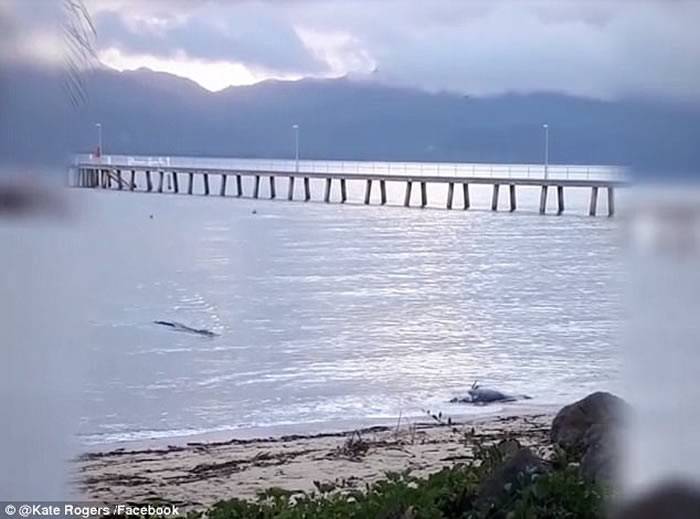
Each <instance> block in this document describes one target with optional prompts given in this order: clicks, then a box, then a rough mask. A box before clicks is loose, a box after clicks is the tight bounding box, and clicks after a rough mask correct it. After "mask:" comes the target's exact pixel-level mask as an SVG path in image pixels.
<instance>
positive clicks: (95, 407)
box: [68, 182, 622, 444]
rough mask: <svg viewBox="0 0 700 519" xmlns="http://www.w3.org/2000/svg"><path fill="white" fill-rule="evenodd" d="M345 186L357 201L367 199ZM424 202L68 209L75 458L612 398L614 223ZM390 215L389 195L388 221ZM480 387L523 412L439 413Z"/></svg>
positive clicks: (223, 202)
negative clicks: (78, 370)
mask: <svg viewBox="0 0 700 519" xmlns="http://www.w3.org/2000/svg"><path fill="white" fill-rule="evenodd" d="M265 184H266V183H263V185H264V186H265ZM312 187H313V190H314V198H315V199H319V198H321V197H322V190H323V185H322V183H321V182H318V183H314V184H313V186H312ZM349 187H350V198H351V201H355V202H359V201H360V200H361V199H362V195H363V184H362V183H359V182H358V183H357V185H353V184H352V183H351V184H350V186H349ZM429 189H430V192H429V196H430V205H431V206H433V207H432V208H427V209H423V210H421V209H405V208H403V207H391V206H387V207H378V206H369V207H366V206H363V205H361V204H359V203H355V204H347V205H340V204H337V203H333V204H323V203H314V202H311V203H303V202H296V203H289V202H286V201H285V202H283V201H265V200H255V201H254V200H245V199H234V198H227V199H222V198H220V197H218V196H210V197H203V196H186V195H180V196H175V195H157V194H138V193H133V194H132V193H119V192H116V191H115V192H104V191H98V190H71V191H70V192H69V194H68V196H69V199H70V200H71V202H72V204H71V205H72V206H73V207H74V208H76V209H77V210H76V216H75V218H74V219H75V220H76V221H77V223H75V222H74V225H77V226H78V228H79V232H80V236H81V240H83V242H85V241H88V242H89V247H83V249H84V250H88V251H89V253H88V254H87V255H86V254H82V255H80V256H79V257H78V256H76V257H75V258H74V259H73V260H72V261H74V267H75V268H76V271H78V272H82V273H84V274H85V276H86V279H89V280H91V281H90V283H89V288H88V291H87V292H88V293H87V294H85V295H84V296H81V298H82V297H84V298H85V299H86V304H85V305H84V306H85V310H84V315H81V316H80V322H82V323H84V326H85V329H86V330H87V333H86V334H85V335H84V339H82V340H81V341H80V343H79V344H75V345H74V347H75V348H77V349H78V350H79V351H80V355H81V360H82V371H83V373H82V375H81V383H80V398H79V399H78V400H79V406H78V407H79V413H78V414H79V415H80V416H81V419H80V421H79V425H78V433H79V435H80V437H81V439H82V441H83V442H85V443H89V444H95V443H113V442H119V441H125V440H145V439H154V438H156V439H167V438H172V437H175V436H181V435H188V434H200V433H220V434H230V435H234V436H235V435H245V434H251V431H259V430H261V429H270V430H276V429H279V428H285V427H287V428H289V427H294V428H295V430H306V431H309V432H311V431H315V430H318V429H319V428H325V429H333V428H340V427H347V426H348V425H351V424H354V425H360V424H367V423H376V422H382V421H384V422H393V421H394V420H395V419H396V417H397V416H398V415H399V414H401V415H402V416H403V417H408V418H411V417H412V418H418V417H423V416H424V410H425V409H431V410H440V411H442V412H443V413H445V414H448V415H450V414H451V415H462V414H469V413H483V412H486V411H489V412H492V411H494V410H496V411H498V410H503V409H506V408H507V409H516V410H517V408H518V407H517V406H521V405H531V404H535V405H540V404H541V405H558V404H562V403H566V402H568V401H571V400H572V399H574V398H576V397H579V396H583V395H584V394H586V393H587V392H590V391H592V390H597V389H605V388H610V387H611V386H613V385H614V384H615V383H616V381H617V377H618V369H619V360H618V357H619V355H618V354H619V349H618V345H617V342H618V341H617V332H618V325H619V322H620V318H621V316H620V312H621V305H620V303H619V296H620V276H621V271H622V262H621V261H620V259H619V257H618V256H619V244H618V235H617V226H618V223H617V221H616V220H615V219H608V218H606V217H597V218H591V217H588V216H585V212H586V204H587V196H588V192H587V191H584V190H581V191H577V190H571V192H570V193H569V192H567V206H568V207H567V214H565V215H564V216H561V217H556V216H553V215H552V216H545V217H542V216H540V215H538V214H536V208H537V198H538V196H539V192H538V191H537V190H536V189H530V190H528V189H524V190H522V192H520V193H519V203H520V208H519V210H518V212H516V213H515V214H509V213H506V212H499V213H492V212H491V211H487V210H486V208H487V207H488V206H489V203H490V195H491V193H490V190H489V189H487V188H482V189H479V188H478V187H477V188H473V191H472V204H473V206H474V208H475V209H474V210H471V211H466V212H465V211H461V210H453V211H446V210H444V209H440V208H441V207H443V206H444V201H445V194H446V190H445V189H444V187H443V188H441V187H439V186H430V188H429ZM278 190H279V192H281V193H286V185H284V184H281V185H279V186H278ZM416 191H417V190H416ZM457 191H458V190H457ZM212 192H214V193H216V192H218V191H217V186H216V185H213V186H212ZM261 196H266V186H265V188H264V189H263V190H262V193H261ZM336 196H337V193H335V192H334V198H335V197H336ZM375 196H378V193H375ZM456 197H457V195H456ZM502 197H503V198H502V205H503V206H504V207H505V206H506V197H507V192H506V193H502ZM602 198H603V197H602V196H601V205H602V208H601V209H603V211H604V210H605V206H604V203H602ZM402 199H403V186H402V185H398V184H396V185H391V184H390V185H389V203H390V204H398V205H400V204H401V202H402ZM416 202H417V199H416ZM373 203H374V200H373ZM460 203H461V199H460V198H459V197H457V198H456V200H455V205H456V206H459V204H460ZM550 206H551V207H553V206H554V199H553V198H552V199H550ZM253 211H255V214H254V213H253ZM159 319H162V320H174V321H180V322H182V323H185V324H187V325H190V326H193V327H197V328H208V329H211V330H213V331H215V332H216V333H217V334H219V336H218V337H215V338H204V337H200V336H195V335H189V334H186V333H178V332H173V331H170V330H168V329H166V328H163V327H160V326H157V325H155V324H153V321H154V320H159ZM476 379H478V380H480V381H481V382H482V384H483V385H487V386H490V387H495V388H499V389H501V390H503V391H507V392H513V393H526V394H528V395H530V396H532V397H533V400H531V401H529V402H528V403H527V404H525V403H515V404H509V405H506V406H500V407H498V406H497V407H490V408H487V409H484V408H473V407H465V406H457V405H453V404H448V403H447V401H448V400H449V399H450V398H451V397H453V396H456V395H461V394H464V393H465V391H466V390H467V389H468V387H469V385H470V384H471V383H472V382H473V381H474V380H476ZM412 418H411V419H412Z"/></svg>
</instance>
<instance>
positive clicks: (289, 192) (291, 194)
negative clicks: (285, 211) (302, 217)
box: [287, 177, 294, 200]
mask: <svg viewBox="0 0 700 519" xmlns="http://www.w3.org/2000/svg"><path fill="white" fill-rule="evenodd" d="M287 200H294V177H289V188H288V189H287Z"/></svg>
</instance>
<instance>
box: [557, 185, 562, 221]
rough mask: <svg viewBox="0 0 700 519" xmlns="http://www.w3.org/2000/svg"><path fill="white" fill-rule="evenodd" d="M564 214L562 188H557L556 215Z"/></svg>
mask: <svg viewBox="0 0 700 519" xmlns="http://www.w3.org/2000/svg"><path fill="white" fill-rule="evenodd" d="M563 212H564V186H557V215H560V214H562V213H563Z"/></svg>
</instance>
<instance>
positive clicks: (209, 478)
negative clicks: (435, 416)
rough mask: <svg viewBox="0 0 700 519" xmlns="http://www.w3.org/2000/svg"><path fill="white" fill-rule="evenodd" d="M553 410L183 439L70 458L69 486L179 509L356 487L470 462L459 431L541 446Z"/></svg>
mask: <svg viewBox="0 0 700 519" xmlns="http://www.w3.org/2000/svg"><path fill="white" fill-rule="evenodd" d="M552 418H553V414H552V413H543V412H538V413H525V414H520V415H507V414H504V415H499V416H490V417H485V418H479V419H471V420H469V421H465V422H460V423H451V424H449V425H448V424H447V423H446V422H444V423H442V424H441V423H439V421H438V420H433V421H432V422H430V423H428V422H426V423H403V424H395V425H394V426H378V427H370V428H366V429H361V430H357V431H346V432H339V433H323V434H313V435H290V436H281V437H277V438H261V439H245V440H242V439H231V440H228V441H220V442H199V441H197V442H192V441H191V442H187V443H184V444H182V445H170V446H168V447H163V448H147V449H133V450H129V449H127V448H120V449H117V450H110V451H106V452H91V453H87V454H84V455H83V456H81V457H80V458H79V459H78V460H76V466H75V469H76V470H75V479H76V481H75V483H76V485H77V486H78V487H79V488H80V489H82V491H83V493H84V495H85V497H86V498H88V499H93V500H96V501H100V502H105V503H115V504H116V503H141V504H143V503H148V502H154V501H157V502H168V503H173V504H177V505H179V506H180V507H182V509H184V510H194V509H201V508H204V507H206V506H209V505H212V504H213V503H215V502H217V501H220V500H222V499H229V498H233V497H238V498H254V497H255V496H256V494H257V493H258V492H259V491H261V490H265V489H268V488H271V487H278V488H281V489H285V490H289V491H295V492H296V491H299V492H300V491H310V490H314V489H316V488H318V487H319V486H321V488H324V489H330V488H338V489H343V488H346V489H348V488H362V487H364V485H365V483H368V482H372V481H376V480H378V479H381V478H382V477H384V475H385V473H386V472H399V471H404V470H410V471H411V472H412V473H413V474H414V475H420V476H424V475H428V474H430V473H432V472H436V471H438V470H440V469H441V468H443V467H446V466H451V465H453V464H455V463H460V462H465V461H468V460H469V459H470V456H471V450H470V447H469V442H468V441H465V435H466V434H469V435H472V436H473V437H474V438H476V439H477V440H480V441H482V442H497V441H499V440H501V439H504V438H509V437H515V438H517V439H518V440H519V441H520V442H521V443H522V444H523V445H527V446H531V447H534V448H535V449H536V450H538V451H540V452H542V451H546V450H547V446H548V444H549V434H548V433H549V428H550V425H551V421H552Z"/></svg>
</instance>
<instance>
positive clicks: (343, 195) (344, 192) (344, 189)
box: [340, 178, 348, 204]
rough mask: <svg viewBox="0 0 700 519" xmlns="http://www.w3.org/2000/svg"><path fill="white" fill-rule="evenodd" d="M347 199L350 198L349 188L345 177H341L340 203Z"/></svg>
mask: <svg viewBox="0 0 700 519" xmlns="http://www.w3.org/2000/svg"><path fill="white" fill-rule="evenodd" d="M347 199H348V190H347V187H346V186H345V179H344V178H341V179H340V203H341V204H344V203H345V201H346V200H347Z"/></svg>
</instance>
